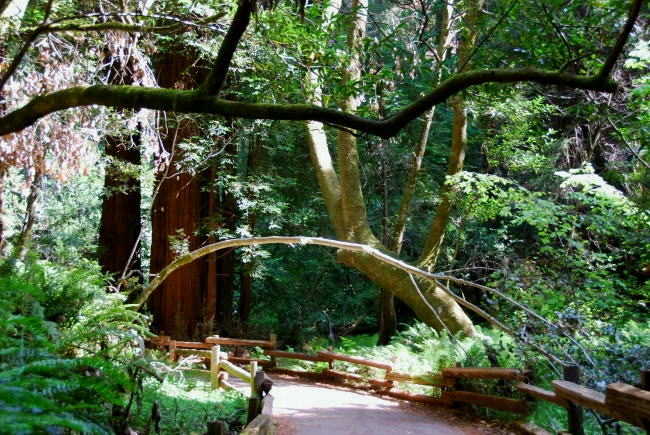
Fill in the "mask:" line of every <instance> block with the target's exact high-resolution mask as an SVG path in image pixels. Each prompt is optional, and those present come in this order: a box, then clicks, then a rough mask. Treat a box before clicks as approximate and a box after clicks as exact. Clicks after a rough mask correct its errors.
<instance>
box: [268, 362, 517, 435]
mask: <svg viewBox="0 0 650 435" xmlns="http://www.w3.org/2000/svg"><path fill="white" fill-rule="evenodd" d="M272 379H273V382H274V383H273V389H272V394H273V397H274V402H273V416H274V422H275V423H276V425H277V426H276V433H277V434H278V435H320V434H328V435H329V434H344V435H366V434H367V435H371V434H372V435H378V434H436V435H447V434H450V435H451V434H468V435H479V434H499V435H505V434H514V433H517V432H514V431H512V430H509V429H505V428H503V427H502V426H501V425H500V424H498V423H490V422H487V421H484V420H481V419H479V418H478V417H476V416H475V415H471V414H467V413H465V412H462V411H458V410H453V409H448V408H439V407H433V406H431V405H420V404H413V403H410V402H406V401H402V400H395V399H390V398H385V397H380V396H377V395H375V394H372V393H370V392H365V391H359V390H353V389H349V388H346V387H341V386H336V385H332V384H322V383H320V382H313V381H305V380H302V379H301V380H297V379H295V378H291V377H285V376H277V375H273V376H272Z"/></svg>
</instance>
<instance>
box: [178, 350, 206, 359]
mask: <svg viewBox="0 0 650 435" xmlns="http://www.w3.org/2000/svg"><path fill="white" fill-rule="evenodd" d="M190 355H196V356H198V357H199V358H208V359H209V358H210V357H211V352H210V351H209V350H203V349H200V350H199V349H176V356H190Z"/></svg>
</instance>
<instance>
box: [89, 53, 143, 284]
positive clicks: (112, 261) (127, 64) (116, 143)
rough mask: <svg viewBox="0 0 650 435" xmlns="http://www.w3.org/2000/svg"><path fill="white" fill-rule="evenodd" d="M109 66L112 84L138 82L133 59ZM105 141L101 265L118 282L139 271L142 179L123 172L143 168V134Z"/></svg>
mask: <svg viewBox="0 0 650 435" xmlns="http://www.w3.org/2000/svg"><path fill="white" fill-rule="evenodd" d="M108 65H109V67H108V83H109V84H112V85H131V84H134V83H135V82H136V81H137V79H136V77H135V75H136V71H135V60H134V59H133V58H127V59H123V58H122V57H121V56H118V55H115V56H112V58H109V61H108ZM104 142H105V149H104V152H105V154H106V156H108V157H109V159H110V160H109V163H108V165H107V168H106V175H105V176H104V197H103V200H102V217H101V223H100V227H99V264H100V265H101V266H102V270H103V271H104V272H106V273H109V274H111V275H113V276H114V277H116V278H118V279H119V278H121V277H122V274H123V273H124V272H126V271H128V270H137V271H139V270H140V243H139V238H140V231H141V229H142V223H141V212H140V201H141V199H142V198H141V197H142V191H141V188H140V179H139V177H138V176H137V175H136V176H131V177H128V178H127V179H124V176H123V174H124V171H122V170H121V169H120V166H123V165H125V164H128V165H136V166H138V167H139V166H140V133H139V131H136V132H133V133H129V134H124V135H121V136H107V137H105V138H104ZM131 254H133V255H131Z"/></svg>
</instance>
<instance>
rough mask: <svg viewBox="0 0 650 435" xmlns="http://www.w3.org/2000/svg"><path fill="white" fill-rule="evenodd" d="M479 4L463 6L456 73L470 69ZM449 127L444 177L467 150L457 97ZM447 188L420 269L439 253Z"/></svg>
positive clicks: (462, 107) (463, 115) (446, 216)
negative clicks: (464, 8) (448, 147)
mask: <svg viewBox="0 0 650 435" xmlns="http://www.w3.org/2000/svg"><path fill="white" fill-rule="evenodd" d="M482 5H483V0H470V1H468V2H467V4H466V7H467V14H466V18H465V24H466V25H465V28H464V29H463V32H462V37H461V42H460V46H459V50H458V51H459V53H458V65H459V66H458V68H457V71H458V72H463V71H466V70H468V69H469V68H470V66H471V59H470V57H469V56H470V53H471V51H472V48H473V46H474V42H475V41H476V32H475V28H476V22H477V20H478V17H479V14H480V12H481V8H482ZM451 104H452V111H453V124H452V137H451V151H450V153H449V162H448V166H447V176H452V175H455V174H458V173H459V172H460V171H462V169H463V162H464V160H465V148H466V146H467V110H466V107H465V101H464V99H463V97H462V96H461V95H458V96H456V97H455V98H454V99H453V100H452V103H451ZM450 194H451V186H450V185H449V184H448V183H447V182H445V183H444V184H443V186H442V188H441V191H440V204H438V207H437V209H436V216H435V218H434V220H433V223H432V225H431V228H430V230H429V236H428V237H427V241H426V244H425V246H424V250H423V251H422V255H421V256H420V260H419V264H420V266H421V267H423V268H425V269H428V270H433V269H434V268H435V265H436V262H437V260H438V256H439V255H440V249H441V247H442V242H443V240H444V237H445V228H446V226H447V222H449V215H450V213H451V208H452V198H451V196H450Z"/></svg>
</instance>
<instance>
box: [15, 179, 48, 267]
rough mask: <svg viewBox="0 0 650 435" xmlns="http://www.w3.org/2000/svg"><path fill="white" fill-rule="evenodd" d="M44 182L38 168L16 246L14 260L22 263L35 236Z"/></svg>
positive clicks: (32, 182)
mask: <svg viewBox="0 0 650 435" xmlns="http://www.w3.org/2000/svg"><path fill="white" fill-rule="evenodd" d="M42 180H43V172H42V168H39V167H37V168H36V169H35V172H34V177H33V178H32V181H31V184H30V186H29V195H28V196H27V206H26V209H25V214H26V219H25V223H24V224H23V228H22V230H21V231H20V234H18V237H17V239H16V245H15V246H14V255H13V256H14V258H16V259H18V260H20V261H22V260H24V259H25V255H26V254H27V250H28V249H29V246H30V245H31V243H32V237H33V235H34V224H35V223H36V202H37V201H38V196H39V192H40V190H41V182H42Z"/></svg>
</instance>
